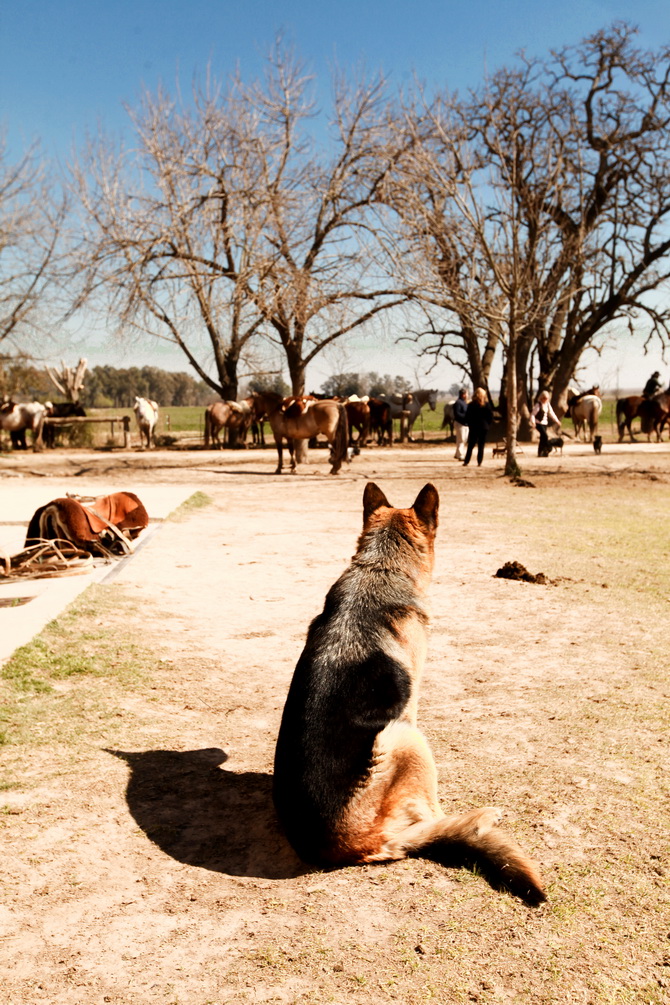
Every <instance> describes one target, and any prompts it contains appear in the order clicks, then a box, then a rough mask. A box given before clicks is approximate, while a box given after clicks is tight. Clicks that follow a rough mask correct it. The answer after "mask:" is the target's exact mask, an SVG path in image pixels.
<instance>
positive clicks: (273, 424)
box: [253, 391, 349, 475]
mask: <svg viewBox="0 0 670 1005" xmlns="http://www.w3.org/2000/svg"><path fill="white" fill-rule="evenodd" d="M253 397H254V398H256V399H257V401H258V403H259V405H262V406H263V408H264V410H265V412H266V414H267V417H268V422H269V423H270V428H271V429H272V435H273V436H274V438H275V444H276V446H277V469H276V471H275V474H276V475H280V474H281V471H282V464H283V451H282V440H286V441H287V443H288V449H289V453H290V455H291V473H292V474H295V471H296V459H295V444H294V441H295V440H311V439H312V437H313V436H318V434H319V433H321V435H322V436H325V437H326V439H327V441H328V443H329V444H330V462H331V465H332V467H331V469H330V473H331V475H336V474H337V473H338V471H339V470H340V468H341V467H342V462H343V461H344V460H345V459H346V456H347V446H348V443H349V423H348V422H347V412H346V409H345V407H344V405H341V404H340V403H339V402H337V401H331V400H330V399H326V400H325V401H315V400H313V399H311V398H295V397H292V398H282V397H281V396H280V395H278V394H273V393H272V392H269V391H268V392H266V393H264V394H260V393H257V394H254V395H253Z"/></svg>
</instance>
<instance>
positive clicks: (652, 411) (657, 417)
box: [637, 391, 670, 443]
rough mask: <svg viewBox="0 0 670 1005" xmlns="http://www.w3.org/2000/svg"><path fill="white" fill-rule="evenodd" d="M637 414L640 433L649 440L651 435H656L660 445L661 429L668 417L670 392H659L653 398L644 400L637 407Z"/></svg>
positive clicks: (669, 412) (669, 414) (669, 413)
mask: <svg viewBox="0 0 670 1005" xmlns="http://www.w3.org/2000/svg"><path fill="white" fill-rule="evenodd" d="M637 414H638V415H639V416H640V421H641V423H642V432H643V433H646V435H647V438H648V439H649V440H650V439H651V434H652V433H656V439H657V441H658V442H659V443H660V441H661V440H662V439H663V436H662V434H663V429H664V428H665V424H666V422H667V421H668V417H669V416H670V391H661V392H660V393H659V394H655V395H654V396H653V398H644V399H643V400H642V401H641V402H640V405H639V407H638V410H637Z"/></svg>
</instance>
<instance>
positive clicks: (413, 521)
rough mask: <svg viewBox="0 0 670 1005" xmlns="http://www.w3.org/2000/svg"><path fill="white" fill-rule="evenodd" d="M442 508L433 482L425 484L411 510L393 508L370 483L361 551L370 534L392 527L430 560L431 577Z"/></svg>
mask: <svg viewBox="0 0 670 1005" xmlns="http://www.w3.org/2000/svg"><path fill="white" fill-rule="evenodd" d="M439 507H440V497H439V495H438V494H437V489H436V488H435V486H434V485H432V484H431V483H430V482H428V484H427V485H424V487H423V488H422V489H421V491H420V492H419V494H418V496H417V497H416V499H415V500H414V503H413V505H412V506H411V507H410V508H409V509H396V508H395V507H394V506H391V503H390V502H389V501H388V499H387V498H386V496H385V495H384V493H383V492H382V490H381V489H380V488H379V486H378V485H375V483H374V482H368V484H367V485H366V486H365V492H364V493H363V533H362V535H361V537H360V539H359V549H360V548H361V547H363V546H364V544H365V542H366V541H367V540H369V537H370V535H375V534H376V533H378V532H381V531H383V530H384V528H389V530H393V531H395V532H396V535H397V536H398V537H399V539H402V540H403V541H405V542H409V543H410V544H411V545H412V547H413V549H414V551H415V552H416V553H417V554H420V555H422V556H425V557H426V558H427V559H428V560H429V568H428V569H427V570H426V571H427V572H428V574H429V575H430V571H431V569H432V559H433V550H434V543H435V532H436V531H437V525H438V511H439Z"/></svg>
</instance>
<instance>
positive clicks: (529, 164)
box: [391, 25, 670, 435]
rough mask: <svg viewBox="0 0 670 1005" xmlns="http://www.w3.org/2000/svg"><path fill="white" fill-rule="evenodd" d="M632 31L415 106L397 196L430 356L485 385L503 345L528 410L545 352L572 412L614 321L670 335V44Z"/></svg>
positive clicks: (618, 29)
mask: <svg viewBox="0 0 670 1005" xmlns="http://www.w3.org/2000/svg"><path fill="white" fill-rule="evenodd" d="M633 37H634V30H633V29H632V28H630V27H629V26H627V25H615V26H613V27H612V28H611V29H609V30H607V31H603V32H599V33H598V34H596V35H594V36H593V37H591V38H589V39H587V40H586V41H585V42H584V43H583V44H582V45H581V46H578V47H571V48H567V49H565V50H563V51H562V52H560V53H557V54H554V55H553V56H552V57H551V58H550V59H549V60H547V61H540V60H533V61H529V60H522V61H521V64H520V66H519V67H518V68H517V69H515V70H507V69H505V70H501V71H500V72H498V73H496V74H495V75H494V76H493V77H492V78H491V79H490V80H489V81H487V82H486V84H485V85H484V86H483V87H482V88H481V89H480V90H478V91H477V92H474V93H472V94H470V95H469V96H468V97H467V98H465V99H459V98H457V97H456V96H448V95H447V96H440V97H439V98H437V99H436V100H435V101H432V102H430V103H428V102H425V103H424V106H423V107H420V106H418V105H417V103H416V102H415V104H414V105H413V106H410V107H409V108H408V109H407V110H406V126H405V127H406V129H407V130H408V131H410V132H411V133H412V134H413V135H414V137H415V143H414V145H413V146H412V147H411V148H410V152H409V153H408V155H407V156H406V157H405V158H404V160H403V162H402V169H401V170H400V171H399V172H398V174H397V176H396V177H395V179H394V187H392V188H391V192H392V194H393V200H394V203H393V204H394V206H395V208H396V209H397V210H398V212H399V213H400V216H401V218H402V219H403V221H404V225H405V233H406V237H407V239H408V240H409V241H410V244H411V245H412V246H413V248H414V250H415V251H416V252H418V253H419V254H418V255H415V257H414V261H415V262H418V261H420V262H421V263H422V264H423V266H424V267H423V270H422V271H421V270H419V271H420V280H421V286H422V303H423V304H424V307H425V310H426V312H427V314H428V319H429V320H428V322H427V324H426V325H425V326H424V328H423V332H425V333H427V335H428V339H429V341H428V347H427V351H429V352H433V353H434V354H437V355H451V356H454V354H456V357H457V358H458V355H459V354H460V359H461V361H463V358H464V356H465V359H466V365H467V368H468V369H469V372H470V374H471V376H472V379H473V381H474V382H475V383H484V382H485V381H487V380H488V377H489V375H490V372H491V365H492V361H493V359H494V357H495V355H496V353H497V352H498V351H499V350H503V351H504V353H505V357H506V362H505V371H504V372H505V379H504V387H503V391H504V397H505V400H506V403H507V404H508V405H509V404H510V403H511V402H512V399H515V400H516V401H518V403H519V405H520V415H521V418H522V419H523V418H524V417H527V415H528V405H529V404H530V400H531V382H530V377H529V369H530V360H531V358H532V354H533V353H536V354H537V357H538V360H539V371H540V372H539V384H540V387H541V388H544V387H548V386H552V388H553V397H554V404H555V406H560V405H561V403H562V402H564V398H565V391H566V389H567V386H568V383H569V381H570V380H571V378H572V377H573V374H574V372H575V369H576V367H577V365H578V363H579V359H580V357H581V354H582V353H583V351H584V349H585V347H586V346H588V345H596V346H597V345H598V338H599V337H600V338H602V337H603V335H604V334H605V333H606V331H607V326H608V325H609V326H611V325H612V323H613V322H616V321H621V319H624V320H625V321H626V323H627V324H628V325H629V326H630V327H631V329H632V328H633V326H634V325H635V324H636V323H639V320H640V318H641V317H642V316H643V315H644V316H646V318H647V319H648V322H649V331H650V333H652V334H656V335H659V336H660V337H662V338H664V337H665V335H666V331H667V325H668V322H669V321H670V309H669V308H666V305H665V302H664V300H663V299H662V296H661V292H660V291H661V289H662V287H663V285H664V284H665V283H666V281H667V279H668V278H669V277H670V259H668V255H667V252H668V250H670V243H668V237H667V213H668V210H669V209H670V162H669V158H668V143H669V142H670V130H669V129H668V125H669V121H670V120H669V111H670V108H669V101H670V94H669V93H668V73H669V68H670V49H667V48H665V49H663V50H661V51H659V52H658V53H647V52H641V51H640V50H637V49H636V48H635V47H634V46H633ZM426 106H428V107H426ZM426 264H427V265H428V266H429V269H428V270H426V269H425V265H426ZM417 268H418V267H417ZM510 360H514V368H513V371H512V369H510V366H509V365H508V364H509V361H510ZM514 385H516V393H514ZM523 426H524V423H523V422H522V430H521V433H520V435H524V433H527V432H528V430H527V426H526V428H525V429H524V428H523Z"/></svg>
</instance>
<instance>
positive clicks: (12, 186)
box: [0, 139, 67, 351]
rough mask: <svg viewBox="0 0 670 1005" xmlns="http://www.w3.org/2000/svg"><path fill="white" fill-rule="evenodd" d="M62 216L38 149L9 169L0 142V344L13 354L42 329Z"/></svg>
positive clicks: (54, 281)
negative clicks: (7, 347) (6, 345)
mask: <svg viewBox="0 0 670 1005" xmlns="http://www.w3.org/2000/svg"><path fill="white" fill-rule="evenodd" d="M66 212H67V204H66V200H65V199H64V197H62V196H61V195H59V194H58V193H57V191H56V188H55V186H53V185H52V184H51V183H50V181H49V179H48V176H47V170H46V167H45V164H44V162H43V161H42V159H41V157H40V154H39V149H38V147H37V146H33V147H32V148H31V149H30V150H29V151H28V152H27V153H26V154H25V155H24V156H23V157H22V158H21V159H20V160H18V161H17V162H16V163H11V162H10V161H9V158H8V156H7V150H6V144H5V142H4V139H2V140H0V342H5V343H7V344H8V345H11V346H12V347H13V348H14V349H17V350H19V351H24V350H26V349H27V348H30V347H31V345H33V344H34V342H35V339H36V336H38V335H39V334H40V333H42V332H43V331H44V330H45V329H46V326H47V322H46V316H47V308H48V306H53V296H54V294H55V293H56V291H57V288H58V282H59V275H58V260H59V254H60V247H59V245H60V241H61V238H62V236H63V230H64V224H65V218H66Z"/></svg>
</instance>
